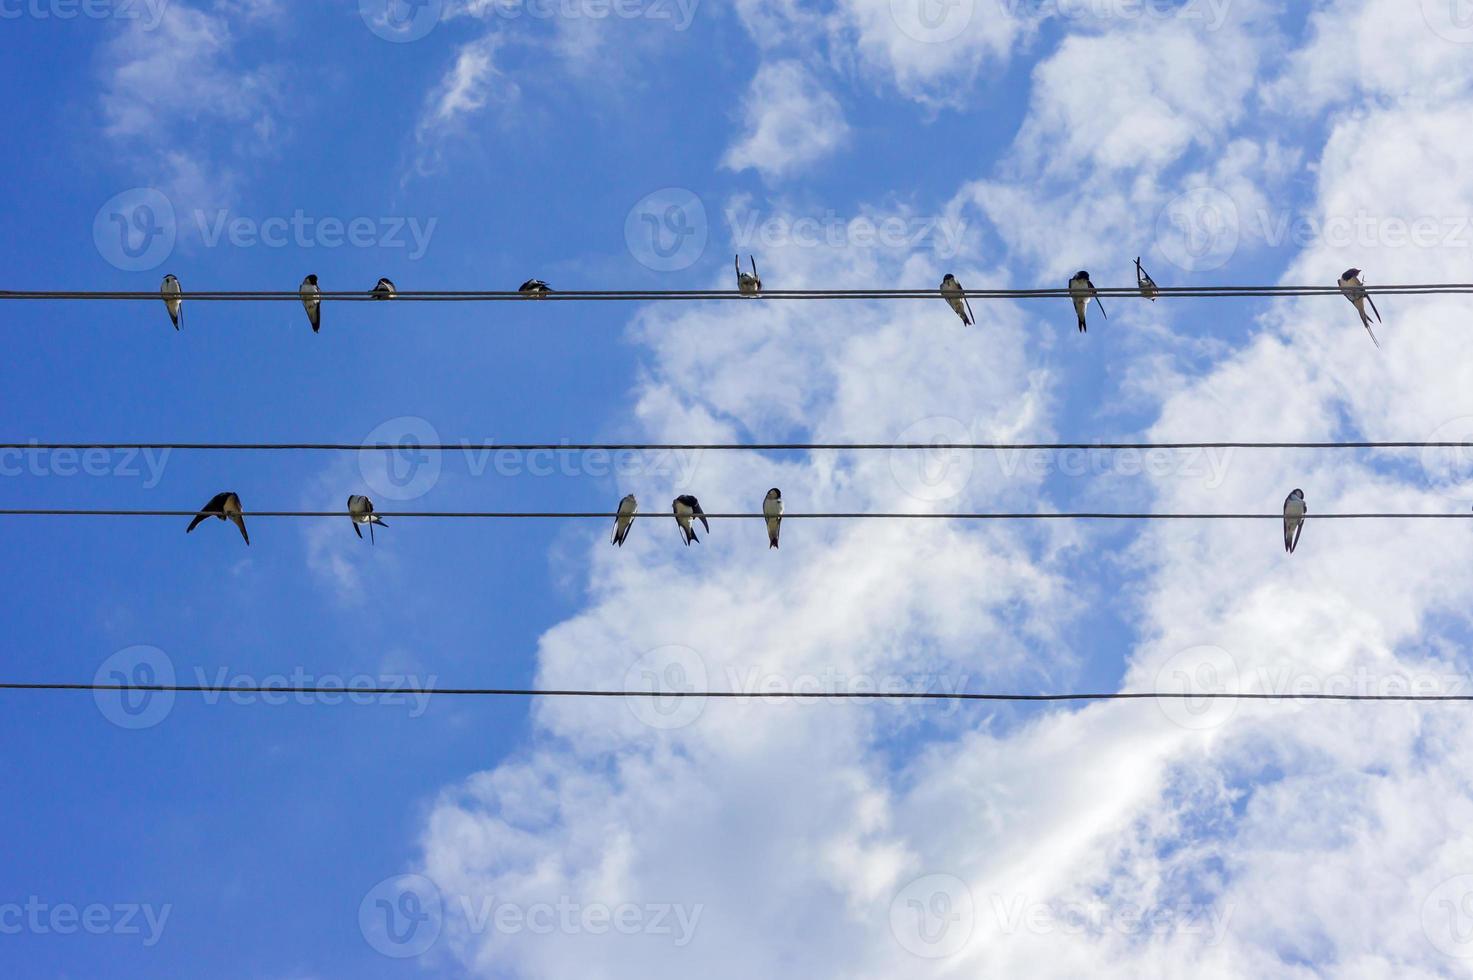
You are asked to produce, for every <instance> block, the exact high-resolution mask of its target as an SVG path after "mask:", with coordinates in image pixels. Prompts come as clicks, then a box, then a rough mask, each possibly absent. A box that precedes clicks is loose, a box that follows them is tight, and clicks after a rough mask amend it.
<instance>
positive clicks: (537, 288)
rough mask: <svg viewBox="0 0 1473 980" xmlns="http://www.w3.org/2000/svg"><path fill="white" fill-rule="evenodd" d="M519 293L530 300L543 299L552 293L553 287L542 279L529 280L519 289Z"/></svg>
mask: <svg viewBox="0 0 1473 980" xmlns="http://www.w3.org/2000/svg"><path fill="white" fill-rule="evenodd" d="M517 292H519V293H521V294H522V295H523V296H526V297H527V298H529V299H543V298H544V297H546V296H547V294H548V293H550V292H552V287H551V286H549V285H548V284H547V283H545V282H543V281H542V280H541V279H528V280H527V281H526V282H524V283H522V284H521V285H520V286H518V287H517Z"/></svg>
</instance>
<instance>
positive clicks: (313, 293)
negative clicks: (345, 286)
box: [297, 275, 322, 333]
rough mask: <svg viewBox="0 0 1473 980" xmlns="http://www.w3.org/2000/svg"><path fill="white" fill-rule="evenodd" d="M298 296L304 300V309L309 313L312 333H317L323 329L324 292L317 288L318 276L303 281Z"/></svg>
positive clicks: (308, 317) (298, 289) (311, 276)
mask: <svg viewBox="0 0 1473 980" xmlns="http://www.w3.org/2000/svg"><path fill="white" fill-rule="evenodd" d="M297 295H298V296H300V297H301V298H302V308H303V309H305V310H306V311H307V319H308V321H310V322H311V324H312V332H313V333H316V332H317V331H319V330H321V329H322V290H320V289H318V288H317V276H316V275H310V276H308V277H307V278H306V279H303V280H302V285H301V286H299V287H298V288H297Z"/></svg>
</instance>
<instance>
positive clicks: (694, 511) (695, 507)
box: [672, 493, 711, 548]
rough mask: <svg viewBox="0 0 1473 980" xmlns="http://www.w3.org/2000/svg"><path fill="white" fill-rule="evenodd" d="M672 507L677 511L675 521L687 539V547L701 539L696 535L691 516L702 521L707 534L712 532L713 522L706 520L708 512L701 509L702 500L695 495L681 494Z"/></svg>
mask: <svg viewBox="0 0 1473 980" xmlns="http://www.w3.org/2000/svg"><path fill="white" fill-rule="evenodd" d="M672 509H673V510H674V511H675V523H676V524H677V525H679V527H680V537H681V539H682V540H684V541H685V546H686V547H687V548H689V547H690V543H691V542H692V541H695V542H697V543H699V542H700V540H701V539H700V538H698V537H696V529H695V528H694V527H693V526H691V518H695V519H696V520H698V521H700V522H701V526H702V527H704V528H705V529H706V533H707V534H710V533H711V522H710V521H708V520H706V512H705V511H703V510H701V502H700V501H699V500H697V499H696V498H695V497H692V496H691V495H690V494H688V493H685V494H681V495H680V496H679V497H676V498H675V503H674V504H673V505H672Z"/></svg>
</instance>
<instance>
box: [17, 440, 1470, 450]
mask: <svg viewBox="0 0 1473 980" xmlns="http://www.w3.org/2000/svg"><path fill="white" fill-rule="evenodd" d="M7 449H34V450H58V449H60V450H79V451H83V450H88V449H102V450H108V451H124V450H150V451H151V450H164V449H167V450H180V451H186V452H196V451H198V452H227V451H228V452H235V451H240V452H266V451H281V452H303V451H310V452H318V451H320V452H408V451H417V452H436V453H442V452H544V451H560V452H590V451H607V452H617V451H622V450H650V451H677V450H679V451H686V450H701V451H706V450H710V451H726V450H750V451H757V450H760V451H764V452H777V451H795V452H816V451H827V450H836V451H841V452H848V451H851V450H853V451H861V450H905V451H910V450H932V449H936V450H939V449H957V450H962V449H966V450H978V451H988V452H992V451H997V452H1007V451H1014V450H1016V451H1023V450H1028V451H1043V450H1069V449H1102V450H1111V451H1118V450H1152V449H1473V441H1470V442H1411V441H1407V442H1017V443H1008V442H752V443H730V442H707V443H700V442H686V443H678V442H589V443H568V442H525V443H510V442H508V443H479V444H478V443H474V442H468V441H467V442H462V443H459V444H452V443H426V444H417V443H411V444H408V445H396V444H394V443H388V442H364V443H347V442H0V450H7Z"/></svg>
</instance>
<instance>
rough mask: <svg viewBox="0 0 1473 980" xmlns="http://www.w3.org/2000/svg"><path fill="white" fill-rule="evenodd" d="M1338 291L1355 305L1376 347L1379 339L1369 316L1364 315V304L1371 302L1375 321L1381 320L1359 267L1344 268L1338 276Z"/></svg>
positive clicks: (1379, 344)
mask: <svg viewBox="0 0 1473 980" xmlns="http://www.w3.org/2000/svg"><path fill="white" fill-rule="evenodd" d="M1339 286H1340V291H1341V292H1342V293H1344V294H1345V298H1346V299H1348V300H1350V302H1351V303H1352V304H1354V306H1355V311H1356V312H1357V313H1359V314H1360V322H1361V323H1362V324H1363V325H1364V326H1365V328H1366V333H1368V334H1370V335H1371V343H1373V344H1375V345H1376V346H1377V347H1378V348H1379V347H1380V346H1381V341H1379V340H1377V339H1376V331H1374V330H1372V329H1371V318H1370V317H1369V316H1367V315H1366V304H1367V303H1370V304H1371V311H1372V312H1373V313H1375V314H1376V322H1377V323H1380V322H1381V311H1380V310H1378V309H1376V301H1375V300H1373V299H1371V294H1370V293H1368V292H1366V287H1365V284H1364V283H1362V282H1361V279H1360V270H1359V269H1346V270H1345V275H1343V276H1341V277H1340V282H1339Z"/></svg>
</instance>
